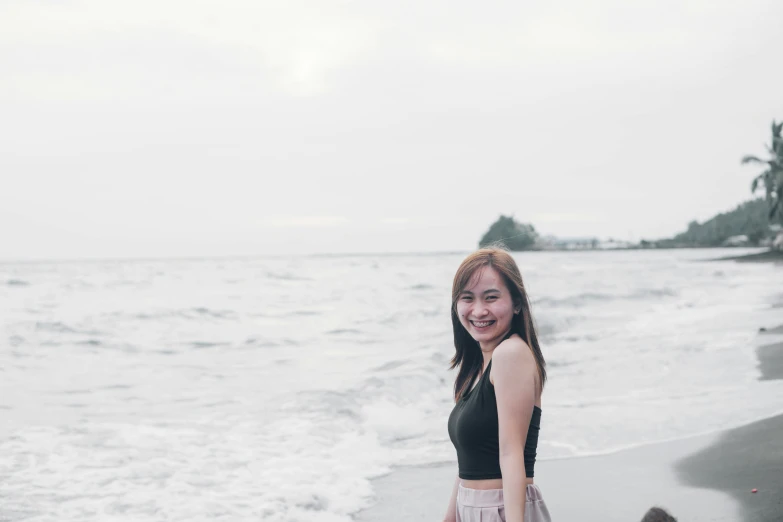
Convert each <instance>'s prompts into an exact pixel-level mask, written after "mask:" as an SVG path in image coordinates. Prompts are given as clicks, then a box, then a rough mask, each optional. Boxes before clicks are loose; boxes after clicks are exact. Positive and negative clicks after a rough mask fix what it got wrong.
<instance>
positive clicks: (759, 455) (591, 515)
mask: <svg viewBox="0 0 783 522" xmlns="http://www.w3.org/2000/svg"><path fill="white" fill-rule="evenodd" d="M780 301H781V302H779V303H776V304H774V305H773V307H775V308H780V307H781V306H782V305H783V297H782V298H781V300H780ZM759 326H760V327H762V326H763V325H759ZM780 334H783V325H767V326H764V327H763V330H762V329H760V331H759V334H758V335H759V348H758V349H757V356H758V364H759V370H760V376H759V379H760V380H773V379H781V378H783V342H770V343H764V337H765V336H770V338H775V339H777V338H779V335H780ZM781 407H782V408H783V402H782V403H781ZM650 422H651V423H652V422H655V421H654V419H651V420H650ZM782 433H783V414H779V415H777V416H774V417H772V418H767V419H763V420H759V421H757V422H753V423H750V424H747V425H745V426H741V427H738V428H734V429H730V430H726V431H723V432H719V433H713V434H709V435H703V436H698V437H691V438H687V439H680V440H674V441H669V442H663V443H657V444H650V445H645V446H641V447H636V448H631V449H627V450H623V451H619V452H616V453H612V454H606V455H599V456H592V457H581V458H570V459H562V460H549V461H541V462H539V463H538V464H537V466H536V483H537V484H538V485H539V486H540V487H541V489H542V491H543V494H544V497H545V499H546V501H547V504H548V506H549V509H550V511H551V514H552V517H553V520H555V521H556V522H562V521H567V522H570V521H581V520H586V521H593V520H595V521H604V522H615V521H616V522H632V521H639V520H641V518H642V516H643V515H644V513H645V512H646V511H647V509H649V508H650V507H652V506H659V507H662V508H664V509H666V510H668V511H669V512H670V513H671V514H672V515H673V516H675V517H676V518H677V520H678V521H679V522H706V521H724V522H779V521H781V520H783V437H782V436H781V434H782ZM455 475H456V464H454V463H449V464H444V465H438V466H426V467H407V468H398V469H395V470H394V471H393V472H392V473H390V474H388V475H386V476H383V477H380V478H378V479H376V480H375V481H374V483H373V488H374V490H375V491H376V500H377V502H376V504H375V505H374V506H372V507H371V508H369V509H367V510H364V511H362V512H359V513H357V514H356V515H355V520H357V521H358V522H370V521H372V522H391V521H398V520H406V521H430V522H432V521H437V520H442V517H443V514H444V512H445V509H446V503H447V501H448V499H449V494H450V491H451V485H452V484H453V480H454V477H455ZM754 489H756V490H757V492H755V493H754V492H752V490H754Z"/></svg>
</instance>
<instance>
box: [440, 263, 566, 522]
mask: <svg viewBox="0 0 783 522" xmlns="http://www.w3.org/2000/svg"><path fill="white" fill-rule="evenodd" d="M451 320H452V324H453V327H454V346H455V348H456V353H455V355H454V358H453V359H452V361H451V362H452V364H451V367H452V368H455V367H459V372H458V374H457V378H456V380H455V382H454V399H455V402H456V404H455V406H454V409H453V410H452V412H451V415H450V416H449V421H448V428H449V437H450V438H451V441H452V442H453V443H454V447H455V448H456V450H457V462H458V464H459V473H458V476H457V478H456V480H455V483H454V488H453V491H452V496H451V500H450V501H449V505H448V508H447V510H446V516H445V518H444V520H445V521H449V522H463V521H464V522H472V521H474V520H475V521H479V520H484V521H486V520H489V521H491V522H494V521H503V522H505V521H506V520H508V521H515V522H522V521H527V522H538V521H550V520H551V517H550V515H549V510H548V509H547V507H546V504H545V503H544V501H543V499H542V497H541V492H540V490H539V489H538V486H536V485H535V484H534V483H533V475H534V473H533V467H534V465H535V459H536V447H537V445H538V432H539V429H540V422H541V392H542V390H543V386H544V382H545V381H546V369H545V362H544V357H543V355H542V353H541V349H540V347H539V344H538V336H537V335H536V331H535V327H534V323H533V317H532V314H531V310H530V302H529V299H528V297H527V293H526V292H525V287H524V284H523V282H522V275H521V274H520V272H519V268H518V267H517V265H516V263H515V262H514V259H513V258H512V257H511V255H510V254H509V253H508V252H506V251H505V250H501V249H497V248H485V249H481V250H478V251H476V252H474V253H473V254H471V255H470V256H468V257H467V258H466V259H465V260H464V261H463V262H462V264H461V265H460V267H459V269H458V270H457V274H456V275H455V276H454V284H453V288H452V309H451ZM493 362H494V363H495V365H494V367H493V365H492V363H493ZM487 517H489V518H487Z"/></svg>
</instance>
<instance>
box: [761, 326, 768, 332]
mask: <svg viewBox="0 0 783 522" xmlns="http://www.w3.org/2000/svg"><path fill="white" fill-rule="evenodd" d="M766 331H767V329H766V328H764V327H763V326H762V327H761V328H759V332H766Z"/></svg>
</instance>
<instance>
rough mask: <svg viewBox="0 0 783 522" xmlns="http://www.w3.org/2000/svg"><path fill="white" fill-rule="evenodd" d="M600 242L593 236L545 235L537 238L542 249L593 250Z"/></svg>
mask: <svg viewBox="0 0 783 522" xmlns="http://www.w3.org/2000/svg"><path fill="white" fill-rule="evenodd" d="M599 244H600V242H599V241H598V240H597V239H596V238H593V237H576V238H574V237H570V238H563V237H555V236H545V237H542V238H540V239H539V242H538V247H539V248H540V249H542V250H594V249H596V248H598V245H599Z"/></svg>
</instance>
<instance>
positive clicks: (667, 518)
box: [642, 507, 677, 522]
mask: <svg viewBox="0 0 783 522" xmlns="http://www.w3.org/2000/svg"><path fill="white" fill-rule="evenodd" d="M642 522H677V519H676V518H674V517H673V516H671V515H670V514H669V513H667V512H666V510H664V509H661V508H659V507H653V508H650V510H649V511H648V512H647V513H645V515H644V518H643V519H642Z"/></svg>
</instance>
